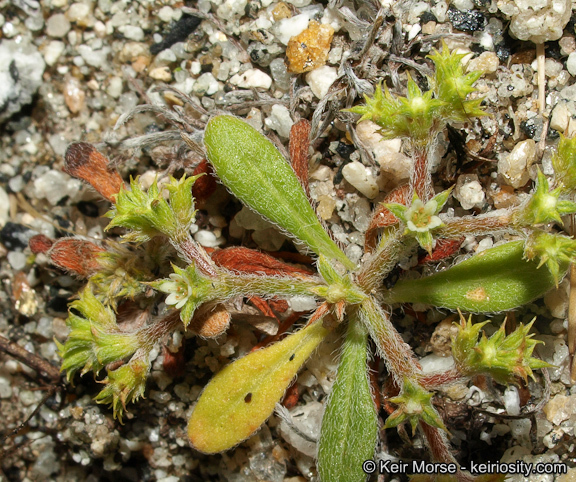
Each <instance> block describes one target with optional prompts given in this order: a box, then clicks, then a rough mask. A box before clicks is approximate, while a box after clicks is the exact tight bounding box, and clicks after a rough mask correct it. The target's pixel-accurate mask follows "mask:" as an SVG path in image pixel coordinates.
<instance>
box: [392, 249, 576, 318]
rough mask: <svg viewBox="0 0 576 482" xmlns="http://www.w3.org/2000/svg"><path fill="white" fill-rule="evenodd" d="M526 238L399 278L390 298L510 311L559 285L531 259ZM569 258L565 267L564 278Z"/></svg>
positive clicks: (475, 309) (475, 310)
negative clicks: (434, 270) (424, 273)
mask: <svg viewBox="0 0 576 482" xmlns="http://www.w3.org/2000/svg"><path fill="white" fill-rule="evenodd" d="M523 256H524V241H512V242H510V243H506V244H502V245H500V246H496V247H494V248H491V249H487V250H486V251H482V252H481V253H479V254H477V255H475V256H473V257H472V258H470V259H467V260H466V261H463V262H462V263H459V264H457V265H456V266H454V267H452V268H449V269H447V270H445V271H442V272H440V273H437V274H434V275H432V276H427V277H425V278H421V279H418V280H405V281H400V282H398V283H396V285H395V286H394V288H392V289H391V290H390V291H389V292H388V293H387V295H386V299H385V301H386V302H387V303H426V304H430V305H434V306H440V307H444V308H451V309H457V308H460V309H461V310H463V311H468V312H473V313H492V312H498V311H506V310H511V309H513V308H516V307H518V306H521V305H524V304H526V303H529V302H530V301H532V300H534V299H536V298H539V297H540V296H542V295H544V293H546V292H547V291H548V290H550V289H551V288H553V287H554V286H556V280H555V278H554V276H553V275H552V274H551V273H550V270H549V269H548V268H546V267H544V266H542V267H541V268H538V263H537V262H536V261H527V260H525V259H523ZM567 269H568V263H565V262H563V263H562V266H561V267H560V269H559V271H560V279H562V277H563V276H564V275H565V274H566V271H567Z"/></svg>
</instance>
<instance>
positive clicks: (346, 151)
mask: <svg viewBox="0 0 576 482" xmlns="http://www.w3.org/2000/svg"><path fill="white" fill-rule="evenodd" d="M355 150H356V148H355V147H354V146H353V145H352V144H346V143H344V142H339V143H338V146H337V147H336V152H337V153H338V155H339V156H340V157H342V159H346V160H350V154H352V153H353V152H354V151H355Z"/></svg>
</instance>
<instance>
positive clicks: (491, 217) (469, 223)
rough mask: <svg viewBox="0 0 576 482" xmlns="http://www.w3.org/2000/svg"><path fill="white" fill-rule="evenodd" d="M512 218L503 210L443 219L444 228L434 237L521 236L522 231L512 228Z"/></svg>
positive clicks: (509, 213)
mask: <svg viewBox="0 0 576 482" xmlns="http://www.w3.org/2000/svg"><path fill="white" fill-rule="evenodd" d="M512 218H513V214H512V212H511V211H508V210H505V209H501V210H499V211H494V212H491V213H488V214H486V215H481V216H464V217H461V218H451V219H443V220H442V221H443V222H444V226H441V227H439V228H438V229H437V230H436V231H435V232H434V235H435V236H436V237H438V238H460V237H462V236H469V235H470V236H478V235H482V234H496V233H504V232H505V233H518V234H520V231H519V230H517V229H515V228H514V226H512V224H511V221H512Z"/></svg>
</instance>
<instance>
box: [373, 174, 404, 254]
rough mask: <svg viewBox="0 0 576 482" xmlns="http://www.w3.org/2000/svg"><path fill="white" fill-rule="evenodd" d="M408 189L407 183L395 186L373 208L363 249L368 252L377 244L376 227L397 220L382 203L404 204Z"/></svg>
mask: <svg viewBox="0 0 576 482" xmlns="http://www.w3.org/2000/svg"><path fill="white" fill-rule="evenodd" d="M409 190H410V186H409V185H408V184H404V185H403V186H400V187H397V188H396V189H394V190H393V191H391V192H390V193H388V195H387V196H386V197H385V198H384V200H383V201H382V202H381V203H380V204H379V205H378V206H377V207H376V209H375V210H374V214H373V215H372V220H371V221H370V226H368V229H367V230H366V241H365V242H364V249H366V251H367V252H368V253H370V252H371V251H373V250H374V248H376V245H377V244H378V229H379V228H385V227H387V226H392V225H393V224H396V223H397V222H398V218H397V217H396V216H394V214H392V211H390V210H389V209H388V208H387V207H386V206H384V204H388V203H398V204H403V205H404V206H406V203H407V202H408V192H409Z"/></svg>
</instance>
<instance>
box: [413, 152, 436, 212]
mask: <svg viewBox="0 0 576 482" xmlns="http://www.w3.org/2000/svg"><path fill="white" fill-rule="evenodd" d="M432 145H434V144H433V143H431V144H429V146H432ZM429 146H426V147H423V146H420V145H415V146H414V165H413V167H412V173H411V176H410V195H409V199H411V198H412V193H414V192H415V193H416V194H417V195H418V197H419V198H420V199H421V200H422V202H423V203H427V202H428V201H430V199H432V196H434V190H433V189H432V177H431V175H430V166H429V165H428V153H429V151H430V147H429Z"/></svg>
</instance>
